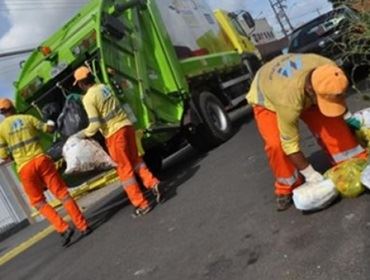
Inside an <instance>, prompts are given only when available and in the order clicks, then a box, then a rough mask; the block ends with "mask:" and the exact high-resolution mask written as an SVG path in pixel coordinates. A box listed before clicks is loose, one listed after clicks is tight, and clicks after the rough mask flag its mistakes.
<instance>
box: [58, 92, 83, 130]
mask: <svg viewBox="0 0 370 280" xmlns="http://www.w3.org/2000/svg"><path fill="white" fill-rule="evenodd" d="M88 124H89V120H88V118H87V114H86V112H85V109H84V108H83V105H82V103H81V100H80V97H79V96H78V95H76V94H71V95H69V96H68V98H67V99H66V102H65V104H64V107H63V110H62V113H61V114H60V116H59V117H58V120H57V126H58V131H59V132H60V134H61V135H62V136H64V137H69V136H71V135H73V134H75V133H77V132H79V131H81V130H82V129H84V128H86V127H87V126H88Z"/></svg>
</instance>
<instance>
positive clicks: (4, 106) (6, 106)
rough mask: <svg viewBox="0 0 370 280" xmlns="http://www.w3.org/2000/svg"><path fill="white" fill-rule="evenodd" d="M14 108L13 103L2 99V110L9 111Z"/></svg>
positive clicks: (0, 102)
mask: <svg viewBox="0 0 370 280" xmlns="http://www.w3.org/2000/svg"><path fill="white" fill-rule="evenodd" d="M12 107H14V105H13V102H12V101H11V100H10V99H8V98H0V110H7V109H10V108H12Z"/></svg>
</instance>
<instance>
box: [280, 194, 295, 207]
mask: <svg viewBox="0 0 370 280" xmlns="http://www.w3.org/2000/svg"><path fill="white" fill-rule="evenodd" d="M292 204H293V200H292V195H290V194H288V195H282V196H277V197H276V210H277V211H285V210H287V209H288V208H289V207H290V206H291V205H292Z"/></svg>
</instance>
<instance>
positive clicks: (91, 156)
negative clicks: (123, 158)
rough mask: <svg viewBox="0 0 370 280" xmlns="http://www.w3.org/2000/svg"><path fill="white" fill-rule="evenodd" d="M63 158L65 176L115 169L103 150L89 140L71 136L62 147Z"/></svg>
mask: <svg viewBox="0 0 370 280" xmlns="http://www.w3.org/2000/svg"><path fill="white" fill-rule="evenodd" d="M63 157H64V160H65V161H66V163H67V168H66V170H65V173H66V174H75V173H82V172H87V171H92V170H96V169H99V170H106V169H109V168H113V167H116V164H115V163H114V161H113V160H112V159H111V158H110V157H109V155H108V154H107V153H106V152H105V151H104V150H103V148H102V147H101V146H100V145H99V144H98V143H97V142H96V141H94V140H91V139H79V138H77V137H73V136H72V137H70V138H68V140H67V142H66V143H65V144H64V146H63Z"/></svg>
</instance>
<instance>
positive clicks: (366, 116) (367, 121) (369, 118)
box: [353, 108, 370, 128]
mask: <svg viewBox="0 0 370 280" xmlns="http://www.w3.org/2000/svg"><path fill="white" fill-rule="evenodd" d="M353 117H354V118H356V119H357V120H358V121H359V122H360V123H361V127H365V128H370V108H366V109H363V110H360V111H357V112H356V113H354V114H353Z"/></svg>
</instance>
